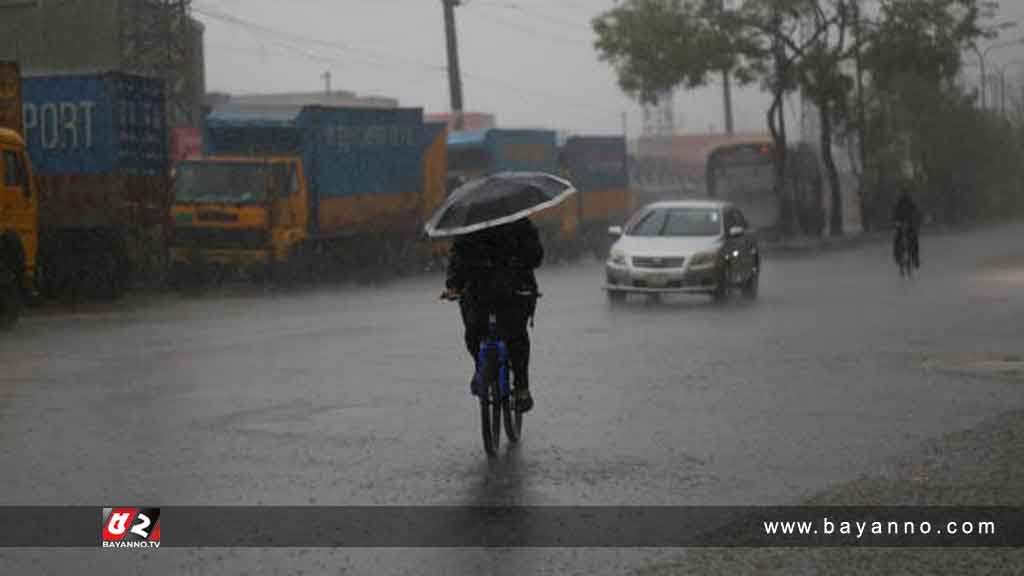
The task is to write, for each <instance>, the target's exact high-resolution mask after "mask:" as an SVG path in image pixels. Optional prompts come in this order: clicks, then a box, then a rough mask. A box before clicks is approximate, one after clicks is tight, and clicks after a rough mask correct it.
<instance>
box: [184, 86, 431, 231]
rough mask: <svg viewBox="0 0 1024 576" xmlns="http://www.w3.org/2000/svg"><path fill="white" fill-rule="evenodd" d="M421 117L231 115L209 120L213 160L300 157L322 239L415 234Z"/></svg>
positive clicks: (354, 112)
mask: <svg viewBox="0 0 1024 576" xmlns="http://www.w3.org/2000/svg"><path fill="white" fill-rule="evenodd" d="M422 114H423V113H422V111H421V110H420V109H402V108H394V109H371V108H328V107H320V106H306V107H301V108H297V107H289V108H278V109H276V110H274V111H272V112H268V111H261V112H259V113H253V112H251V111H247V110H244V109H232V108H230V107H224V108H222V109H219V110H216V111H214V112H212V113H211V114H210V115H209V116H207V118H206V124H205V133H204V135H203V145H204V148H205V152H206V154H207V155H209V156H222V157H223V156H247V157H256V156H298V157H299V158H300V159H301V160H302V165H303V169H304V171H305V174H306V179H307V185H308V186H309V192H310V200H311V209H312V212H313V217H312V218H311V219H310V223H311V225H312V227H313V230H312V232H313V234H314V235H335V234H337V235H357V234H363V233H367V232H374V233H380V232H385V231H401V232H408V231H412V230H413V229H414V228H415V227H416V225H417V224H418V214H417V212H418V210H419V208H420V199H421V193H420V192H421V190H422V188H423V181H424V180H423V157H422V156H423V150H422V146H423V140H424V127H423V115H422Z"/></svg>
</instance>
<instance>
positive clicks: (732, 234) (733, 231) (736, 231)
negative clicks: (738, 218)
mask: <svg viewBox="0 0 1024 576" xmlns="http://www.w3.org/2000/svg"><path fill="white" fill-rule="evenodd" d="M746 233H747V229H746V228H744V227H743V226H733V227H732V228H729V238H739V237H741V236H743V235H744V234H746Z"/></svg>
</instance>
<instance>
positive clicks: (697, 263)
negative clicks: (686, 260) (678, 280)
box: [690, 252, 718, 268]
mask: <svg viewBox="0 0 1024 576" xmlns="http://www.w3.org/2000/svg"><path fill="white" fill-rule="evenodd" d="M717 258H718V254H716V253H715V252H701V253H699V254H694V255H693V257H692V258H690V268H707V267H710V266H714V265H715V260H716V259H717Z"/></svg>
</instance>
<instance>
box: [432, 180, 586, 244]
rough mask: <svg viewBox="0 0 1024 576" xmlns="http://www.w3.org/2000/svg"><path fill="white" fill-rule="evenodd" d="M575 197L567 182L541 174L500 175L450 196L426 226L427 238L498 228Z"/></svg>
mask: <svg viewBox="0 0 1024 576" xmlns="http://www.w3.org/2000/svg"><path fill="white" fill-rule="evenodd" d="M575 193H576V189H575V188H573V185H572V184H571V183H570V182H569V181H567V180H563V179H562V178H559V177H557V176H552V175H551V174H546V173H544V172H500V173H498V174H494V175H491V176H487V177H485V178H481V179H479V180H473V181H472V182H469V183H467V184H464V185H463V186H460V187H459V188H457V189H456V190H455V191H454V192H452V193H451V195H450V196H448V199H447V200H445V201H444V203H443V204H442V205H441V207H440V208H438V209H437V212H435V213H434V216H433V217H432V218H431V219H430V221H429V222H427V225H426V231H427V235H429V236H430V237H431V238H445V237H448V236H460V235H462V234H470V233H472V232H476V231H478V230H484V229H486V228H493V227H496V226H501V225H502V224H508V223H509V222H515V221H516V220H519V219H520V218H525V217H527V216H529V215H531V214H536V213H537V212H540V211H541V210H545V209H547V208H550V207H552V206H557V205H558V204H561V203H562V202H564V201H565V200H566V199H567V198H569V197H570V196H572V195H573V194H575Z"/></svg>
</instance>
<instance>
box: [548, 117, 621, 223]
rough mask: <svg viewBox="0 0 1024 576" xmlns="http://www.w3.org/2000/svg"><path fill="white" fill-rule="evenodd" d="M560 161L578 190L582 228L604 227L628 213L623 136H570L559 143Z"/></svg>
mask: <svg viewBox="0 0 1024 576" xmlns="http://www.w3.org/2000/svg"><path fill="white" fill-rule="evenodd" d="M561 164H562V169H563V171H564V174H565V175H566V177H567V178H568V179H569V180H571V181H572V183H573V184H574V185H575V186H576V189H577V191H578V192H579V209H580V225H581V226H582V227H583V228H584V229H588V230H589V229H598V228H606V227H607V226H608V225H609V224H611V223H620V224H621V223H622V222H624V221H625V220H626V218H628V217H629V213H630V210H631V209H632V194H631V193H630V189H629V166H628V160H627V153H626V140H625V138H622V137H618V136H572V137H570V138H569V139H567V140H566V142H565V145H564V146H563V147H562V151H561ZM602 233H603V232H602Z"/></svg>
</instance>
